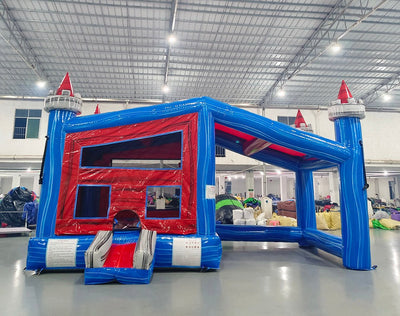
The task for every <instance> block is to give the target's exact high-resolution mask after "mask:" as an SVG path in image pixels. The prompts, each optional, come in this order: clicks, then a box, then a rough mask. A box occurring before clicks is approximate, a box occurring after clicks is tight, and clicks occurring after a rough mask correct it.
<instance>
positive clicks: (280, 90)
mask: <svg viewBox="0 0 400 316" xmlns="http://www.w3.org/2000/svg"><path fill="white" fill-rule="evenodd" d="M276 95H277V96H278V97H280V98H283V97H284V96H285V95H286V92H285V90H283V88H280V89H279V90H278V91H277V92H276Z"/></svg>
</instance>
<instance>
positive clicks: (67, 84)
mask: <svg viewBox="0 0 400 316" xmlns="http://www.w3.org/2000/svg"><path fill="white" fill-rule="evenodd" d="M63 90H69V91H70V92H71V94H70V96H71V97H73V96H74V90H73V89H72V84H71V81H70V80H69V74H68V72H67V73H66V75H65V77H64V79H63V81H62V82H61V84H60V86H59V87H58V89H57V92H56V95H61V94H62V91H63Z"/></svg>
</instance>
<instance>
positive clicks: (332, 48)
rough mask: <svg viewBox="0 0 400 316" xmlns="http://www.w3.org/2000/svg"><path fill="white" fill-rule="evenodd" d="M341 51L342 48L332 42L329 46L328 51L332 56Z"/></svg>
mask: <svg viewBox="0 0 400 316" xmlns="http://www.w3.org/2000/svg"><path fill="white" fill-rule="evenodd" d="M341 49H342V46H340V44H339V43H338V42H334V43H332V44H331V46H330V50H331V52H332V53H334V54H337V53H339V52H340V50H341Z"/></svg>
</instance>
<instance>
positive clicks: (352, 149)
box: [27, 97, 371, 270]
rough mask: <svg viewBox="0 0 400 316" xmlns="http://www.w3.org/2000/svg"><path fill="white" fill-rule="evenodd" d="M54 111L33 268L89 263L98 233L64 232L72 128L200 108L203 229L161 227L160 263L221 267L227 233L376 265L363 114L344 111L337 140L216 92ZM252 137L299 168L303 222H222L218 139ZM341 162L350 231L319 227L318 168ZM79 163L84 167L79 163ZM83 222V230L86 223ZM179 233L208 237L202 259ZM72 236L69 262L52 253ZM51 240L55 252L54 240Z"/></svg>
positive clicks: (272, 160) (265, 154) (261, 154)
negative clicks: (186, 252) (60, 224)
mask: <svg viewBox="0 0 400 316" xmlns="http://www.w3.org/2000/svg"><path fill="white" fill-rule="evenodd" d="M49 110H50V114H49V125H48V142H47V151H46V154H45V162H44V169H43V186H42V192H41V199H40V211H39V218H38V224H37V232H36V237H34V238H31V240H30V243H29V247H28V258H27V268H28V269H31V270H34V269H51V268H55V269H57V268H83V267H84V258H83V256H84V252H85V250H86V249H87V247H88V246H89V244H90V243H91V241H92V240H93V237H94V235H93V233H90V234H85V233H84V234H74V233H69V234H56V230H57V221H58V218H57V216H58V215H57V210H58V209H59V208H60V205H59V201H60V199H59V198H60V195H61V194H65V192H62V191H61V190H60V187H61V186H62V185H63V183H62V173H63V172H64V171H65V170H64V169H65V164H64V165H63V157H64V159H65V157H66V155H68V154H69V152H65V151H64V149H65V147H64V146H65V144H66V138H68V137H70V136H69V135H78V133H84V132H90V131H97V130H100V129H102V130H105V129H113V128H119V127H122V128H125V127H126V126H140V124H147V123H150V122H152V121H155V120H163V119H166V120H168V119H174V118H179V117H183V116H187V115H191V114H195V115H196V120H194V122H195V123H196V128H195V129H194V130H193V131H194V132H195V135H194V137H195V138H194V141H195V142H197V144H196V147H195V149H194V150H195V154H196V159H195V164H196V165H195V167H196V168H195V170H196V172H195V174H194V177H195V178H196V179H195V183H194V185H195V187H196V200H195V204H194V207H195V208H196V210H195V214H196V219H195V229H194V231H190V232H189V233H187V232H185V231H182V233H181V234H180V233H179V229H178V228H179V225H180V224H179V225H178V224H177V225H178V226H176V227H178V228H177V229H175V230H173V232H172V233H168V231H167V232H166V233H162V232H161V233H160V230H158V236H157V244H156V256H155V266H156V267H177V266H178V267H200V268H206V269H209V268H210V269H215V268H218V267H219V262H220V259H221V241H220V240H235V241H239V240H241V241H281V242H298V243H299V245H300V246H302V247H312V246H314V247H317V248H320V249H322V250H325V251H327V252H329V253H331V254H334V255H336V256H338V257H341V258H342V259H343V265H344V266H345V267H346V268H350V269H356V270H369V269H370V268H371V257H370V241H369V227H368V213H367V199H366V190H365V178H364V169H363V167H364V161H363V152H362V135H361V126H360V119H359V117H340V118H337V119H336V120H335V131H336V141H333V140H330V139H326V138H323V137H320V136H318V135H315V134H311V133H308V132H304V131H302V130H299V129H295V128H292V127H290V126H288V125H285V124H281V123H279V122H276V121H273V120H270V119H268V118H265V117H262V116H259V115H256V114H253V113H250V112H248V111H245V110H243V109H240V108H237V107H233V106H230V105H228V104H225V103H222V102H219V101H216V100H213V99H211V98H208V97H202V98H195V99H190V100H186V101H179V102H173V103H168V104H161V105H155V106H150V107H142V108H134V109H128V110H123V111H117V112H110V113H104V114H96V115H89V116H83V117H76V116H75V112H77V111H74V110H71V109H69V108H65V107H64V108H63V107H59V108H50V109H49ZM192 136H193V135H192ZM132 138H134V137H132ZM252 140H253V141H254V140H257V141H258V142H259V143H263V142H268V143H272V144H273V146H261V147H260V148H261V149H260V148H259V150H257V148H256V150H255V151H253V154H252V155H251V157H252V158H254V159H258V160H260V161H263V162H266V163H269V164H273V165H276V166H279V167H282V168H285V169H289V170H292V171H294V172H295V173H296V207H297V218H298V227H263V226H234V225H216V224H215V191H213V190H215V144H218V145H220V146H223V147H225V148H227V149H229V150H232V151H235V152H237V153H240V154H244V149H243V148H244V147H243V142H245V141H250V142H251V141H252ZM68 150H71V149H68ZM198 158H199V159H198ZM336 166H337V167H338V168H339V174H340V180H341V181H340V192H341V194H340V204H341V214H342V216H341V220H342V237H337V236H333V235H329V234H326V233H324V232H321V231H319V230H317V229H316V218H315V208H314V192H313V176H312V172H313V171H315V170H319V169H323V168H328V167H336ZM77 168H78V169H80V167H79V166H78V167H77ZM183 168H184V167H183ZM105 169H107V168H105ZM99 172H106V170H103V171H99ZM182 199H183V197H182ZM58 212H59V211H58ZM161 221H162V220H161ZM74 223H75V222H74ZM74 225H75V226H76V225H77V224H76V223H75V224H74ZM166 225H169V224H168V223H167V224H166ZM172 225H173V224H172ZM76 227H78V228H77V229H78V230H79V226H76ZM176 227H175V228H176ZM156 230H157V229H156ZM179 238H189V239H191V238H192V240H196V242H199V243H200V244H201V246H200V248H201V252H200V255H199V256H200V258H199V259H198V261H196V262H194V263H193V262H192V261H190V260H189V261H188V262H186V261H184V260H183V261H182V260H181V261H179V260H178V261H174V260H175V259H176V258H175V257H174V256H175V254H174V247H175V243H176V239H179ZM68 240H73V242H71V243H72V244H73V248H74V250H73V251H72V252H73V254H72V255H71V254H69V259H68V260H69V262H61V261H57V260H53V261H52V260H49V256H51V255H52V254H53V253H54V254H57V251H58V250H57V249H59V248H60V249H61V248H63V247H64V246H65V245H64V244H68ZM50 241H51V242H52V247H51V251H50V250H49V246H48V244H49V243H50ZM55 241H56V242H59V243H60V246H59V247H58V248H57V247H54V245H53V244H54V242H55ZM63 245H64V246H63ZM64 249H65V247H64ZM68 260H67V261H68ZM196 260H197V259H196ZM54 261H55V262H54Z"/></svg>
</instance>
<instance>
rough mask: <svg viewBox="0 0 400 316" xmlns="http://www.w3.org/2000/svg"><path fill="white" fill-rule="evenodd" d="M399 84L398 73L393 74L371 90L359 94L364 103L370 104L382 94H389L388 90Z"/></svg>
mask: <svg viewBox="0 0 400 316" xmlns="http://www.w3.org/2000/svg"><path fill="white" fill-rule="evenodd" d="M399 86H400V73H397V74H395V75H393V76H392V77H391V78H389V79H386V80H385V81H384V82H383V83H382V84H380V85H378V86H377V87H375V88H374V89H372V90H371V91H369V92H367V93H365V94H364V95H362V96H361V99H362V100H363V101H364V104H365V105H368V104H371V103H372V102H374V101H375V100H376V99H378V98H379V97H381V96H382V95H384V94H390V92H391V91H392V90H394V89H396V88H397V87H399Z"/></svg>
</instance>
